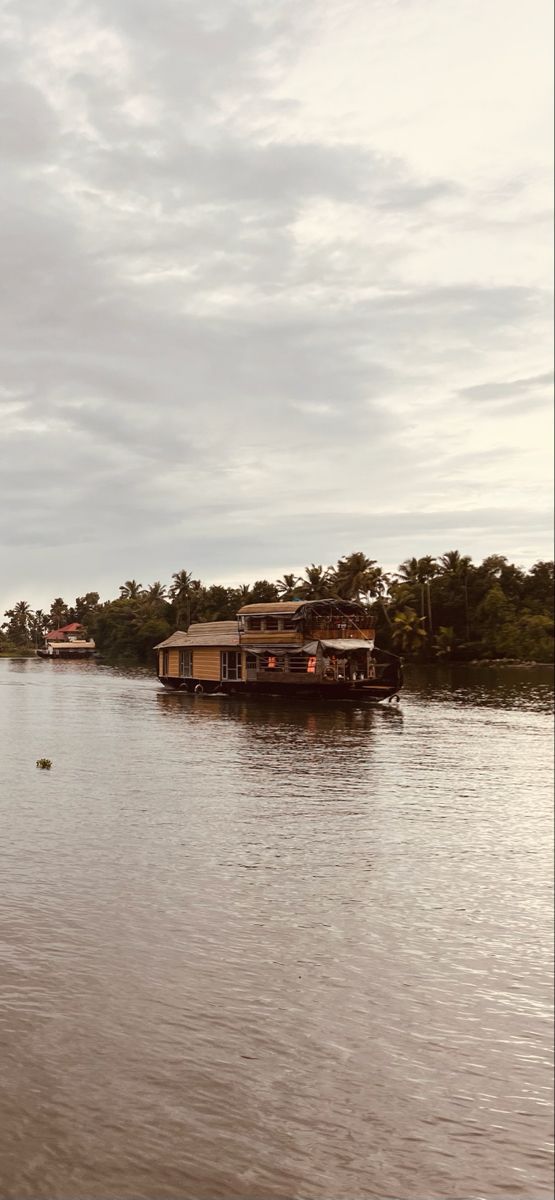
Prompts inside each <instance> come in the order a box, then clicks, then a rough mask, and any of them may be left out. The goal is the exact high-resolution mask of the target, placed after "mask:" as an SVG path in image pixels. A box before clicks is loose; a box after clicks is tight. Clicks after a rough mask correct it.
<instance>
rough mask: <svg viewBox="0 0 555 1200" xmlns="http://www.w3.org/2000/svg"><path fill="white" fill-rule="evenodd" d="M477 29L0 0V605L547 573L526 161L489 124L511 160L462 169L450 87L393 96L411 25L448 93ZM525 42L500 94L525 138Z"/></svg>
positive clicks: (179, 7) (393, 18)
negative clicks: (349, 564) (142, 588)
mask: <svg viewBox="0 0 555 1200" xmlns="http://www.w3.org/2000/svg"><path fill="white" fill-rule="evenodd" d="M494 7H495V6H494ZM516 7H517V6H516V0H511V4H510V9H511V14H512V15H513V16H515V13H516ZM473 12H474V0H464V3H463V5H462V8H461V9H460V10H458V12H457V14H456V16H455V17H454V18H453V19H452V20H450V22H449V28H448V27H447V25H446V24H445V21H444V17H443V15H442V12H441V9H440V7H438V5H437V3H436V0H425V3H424V6H423V8H422V6H420V7H419V8H417V7H415V6H398V5H395V6H390V7H389V9H388V10H387V13H385V12H384V8H383V6H381V5H377V4H370V5H367V4H363V3H362V0H351V2H350V3H349V5H347V6H345V5H342V4H339V3H338V2H336V0H330V3H329V4H327V5H326V6H321V5H318V4H316V3H310V2H309V3H307V4H306V5H302V6H299V5H298V4H297V3H296V2H295V3H293V2H292V0H280V2H279V3H277V4H275V5H271V6H268V5H267V4H266V3H265V0H264V2H263V0H235V2H234V0H203V2H202V3H201V2H200V0H192V3H190V4H187V5H183V4H182V3H180V2H178V0H161V3H160V4H159V5H158V6H156V9H155V10H154V9H153V7H152V5H151V4H150V3H147V2H146V0H110V3H108V0H95V3H93V4H85V3H84V0H71V3H70V0H61V3H60V4H57V5H56V6H54V7H52V5H49V4H47V3H46V0H17V3H15V0H14V2H12V3H7V5H6V6H5V10H4V27H3V42H4V51H3V55H2V56H1V57H0V63H1V64H3V67H4V74H3V79H2V82H1V84H0V92H1V95H0V99H3V101H4V103H3V105H2V109H3V111H4V113H9V116H8V117H6V116H5V117H4V119H3V120H2V123H1V124H0V147H1V148H2V149H3V159H4V176H5V178H4V187H3V211H2V223H1V226H0V252H1V253H2V258H3V263H4V272H5V276H6V278H7V280H8V286H7V287H5V288H4V289H3V297H2V299H1V300H0V316H1V318H2V321H3V327H4V330H5V338H4V342H3V348H2V350H1V351H0V368H1V372H2V375H1V381H2V388H1V390H0V406H1V409H2V417H3V419H2V423H1V425H0V455H1V456H2V466H3V470H2V473H1V479H0V543H1V544H2V546H3V556H4V562H5V571H4V578H5V581H7V582H5V591H6V597H5V599H6V603H7V601H8V600H12V599H14V597H15V598H19V593H20V591H21V589H22V588H23V587H24V586H25V587H28V588H29V589H32V592H33V594H31V593H29V599H30V600H32V601H34V602H35V600H36V602H38V601H42V602H43V603H44V602H45V601H46V600H47V599H48V595H49V594H50V592H51V591H55V592H57V593H59V591H60V590H61V587H62V580H63V581H64V586H66V585H67V587H68V588H69V589H70V591H72V592H74V593H75V594H76V593H78V592H82V591H83V590H84V588H85V585H87V586H93V585H96V583H97V582H98V586H100V587H101V589H102V588H104V589H106V591H108V592H109V591H110V590H112V591H114V590H116V589H117V585H118V583H119V582H120V581H121V578H122V577H124V576H125V575H139V576H141V577H143V576H144V577H145V578H155V577H160V578H164V577H167V576H169V574H170V573H171V571H173V570H175V569H176V568H177V567H178V566H179V565H186V566H188V567H189V568H190V569H193V570H194V572H195V573H197V574H198V573H201V571H202V572H203V573H204V574H205V575H206V577H207V578H208V579H218V578H219V577H220V576H224V575H225V576H227V577H228V578H229V577H236V576H237V574H238V573H241V574H242V572H243V571H247V570H248V571H249V572H250V573H252V575H260V574H263V573H265V571H266V570H270V569H273V566H275V569H276V571H279V573H282V571H283V570H286V569H288V567H290V566H291V567H295V566H297V567H298V566H302V565H303V562H306V561H310V560H312V559H313V558H316V559H318V561H319V560H320V559H322V560H325V561H331V560H332V559H333V557H334V556H337V555H339V554H341V553H344V552H347V551H349V550H350V549H352V548H353V547H355V546H358V545H361V546H362V545H364V546H365V547H366V548H367V549H368V551H369V552H370V553H372V555H373V556H374V557H376V554H374V551H373V549H372V547H373V545H374V544H376V545H377V546H378V548H379V551H380V554H382V556H383V559H384V561H385V562H389V563H391V561H392V560H393V559H395V558H396V557H397V556H398V557H399V559H401V558H403V557H406V556H407V554H409V553H415V552H417V550H421V552H422V553H426V552H440V551H441V550H443V549H445V543H446V542H449V543H451V544H454V543H455V542H456V540H457V538H460V539H461V549H463V550H465V551H466V552H471V553H482V551H483V552H484V553H486V552H488V551H490V550H491V551H500V552H503V553H507V554H508V555H509V556H514V555H516V554H518V555H519V556H520V558H521V559H522V560H524V561H532V560H533V559H534V558H538V557H540V556H545V555H546V553H548V552H549V551H548V542H547V534H546V532H545V528H546V526H545V520H544V515H543V514H544V513H545V510H546V494H547V489H548V485H549V465H548V462H547V456H546V452H545V447H546V446H547V444H548V432H549V428H548V418H547V416H546V413H545V404H544V389H545V388H546V387H547V384H548V382H549V378H548V374H547V372H548V366H549V361H548V358H547V353H548V351H547V346H548V344H549V343H548V340H547V339H548V337H549V333H548V329H549V321H550V292H549V278H548V273H547V272H546V269H545V265H546V264H545V250H544V245H545V237H544V226H543V222H544V219H545V212H546V203H545V198H546V179H547V172H546V167H547V161H546V160H547V151H545V153H542V151H541V139H540V138H538V137H537V136H536V135H534V138H533V139H532V142H533V152H532V148H531V141H530V139H527V137H526V135H525V131H524V126H525V124H526V122H525V121H524V119H522V120H521V119H520V118H519V124H518V130H519V131H520V132H519V133H518V137H516V135H515V133H514V121H513V116H514V114H505V113H504V112H503V110H502V109H499V110H497V109H496V111H495V112H488V130H490V131H491V129H492V128H493V126H494V125H495V122H497V124H498V127H499V144H500V145H503V146H507V145H508V139H512V140H511V142H510V144H511V152H510V161H509V158H507V160H506V161H504V160H503V157H502V155H501V156H500V157H499V161H498V162H497V164H496V163H494V162H493V161H492V160H491V159H489V160H488V164H487V166H486V165H485V164H484V157H483V154H482V149H481V147H478V146H477V149H476V156H475V158H474V159H473V157H472V138H473V136H475V140H476V142H477V143H478V141H479V136H478V135H479V117H478V114H477V110H476V109H475V107H474V102H473V100H472V93H471V90H470V91H469V92H468V93H465V95H466V99H465V100H464V103H463V100H462V99H461V102H460V103H461V113H459V114H458V115H457V122H456V125H457V129H459V130H460V128H461V122H462V123H463V125H464V121H465V119H466V126H464V132H465V136H464V137H461V139H460V146H459V149H457V143H456V137H455V136H454V140H453V145H452V146H451V145H450V149H449V154H444V153H438V151H437V147H438V144H439V143H438V140H437V139H438V124H437V122H438V119H439V118H438V111H439V112H441V105H442V103H443V102H444V101H445V100H446V93H444V92H443V91H441V89H440V90H438V91H437V92H436V101H437V111H436V110H434V111H433V112H432V110H431V109H430V108H429V107H427V106H426V105H425V106H424V107H422V105H421V104H420V103H419V102H418V103H417V102H416V100H415V97H416V96H418V94H419V91H418V89H419V87H420V86H421V85H422V79H421V75H420V68H419V67H418V64H420V66H421V65H422V63H424V62H428V64H429V56H428V49H427V46H428V36H429V31H430V29H431V30H432V31H433V33H434V37H435V38H436V41H437V46H438V47H440V48H441V47H443V49H444V51H445V54H446V55H448V56H450V60H451V61H452V62H453V63H454V69H455V73H456V74H458V75H460V73H461V71H462V70H463V68H464V66H465V64H464V62H463V55H462V51H461V52H459V50H458V48H457V39H458V37H461V38H462V39H463V43H464V39H465V38H466V37H467V33H466V32H465V30H466V28H467V22H468V20H469V19H470V17H471V16H472V13H473ZM496 13H497V8H496ZM515 19H516V16H515ZM504 20H506V22H507V24H508V25H510V20H511V16H510V14H508V15H507V16H506V18H504ZM334 30H335V35H336V46H335V50H334V47H333V31H334ZM357 31H358V34H360V36H358V34H357ZM497 32H498V30H497V25H496V23H495V21H493V24H492V21H491V20H489V18H488V20H487V21H485V22H484V37H485V39H486V49H487V48H488V46H489V49H490V50H491V52H492V53H495V37H496V36H497ZM494 35H495V36H494ZM526 36H527V39H528V40H527V41H526V42H525V43H523V51H522V55H523V56H522V62H521V68H522V70H521V76H522V81H523V87H522V88H521V91H520V95H521V100H520V103H521V105H522V106H523V108H525V109H526V114H527V116H526V121H527V122H528V126H529V127H530V128H532V127H533V128H534V129H536V128H539V127H540V126H541V127H542V128H543V124H542V123H543V121H544V116H543V113H544V97H543V91H542V89H540V88H538V87H536V86H535V85H533V83H532V82H531V81H532V80H533V77H534V75H535V63H534V58H533V54H532V48H531V47H532V43H533V42H534V38H535V36H536V35H535V34H534V32H533V31H531V32H529V33H528V34H527V35H526ZM538 36H539V35H538ZM407 37H408V38H409V41H410V43H411V46H412V51H411V53H412V55H413V57H414V63H415V69H414V71H413V72H412V73H411V69H410V61H407V63H406V73H403V72H401V71H400V70H399V62H400V61H404V58H403V56H404V55H405V50H406V39H407ZM330 39H331V40H330ZM368 39H370V40H368ZM488 39H489V42H488ZM378 44H379V45H380V46H381V49H380V54H379V56H378V57H379V64H380V65H379V73H381V74H380V77H382V76H383V75H384V72H385V74H386V75H387V73H388V72H389V76H388V77H389V79H390V86H389V87H388V88H385V89H382V93H381V95H380V97H379V100H380V102H379V103H378V97H377V95H376V92H375V87H376V85H375V80H374V77H372V78H370V77H367V75H368V72H367V66H366V63H367V60H368V56H369V55H370V59H371V60H372V62H374V65H375V66H376V64H377V62H378V59H377V58H376V55H377V49H376V46H377V45H378ZM399 54H400V58H399ZM457 55H459V57H457ZM409 58H410V56H409ZM485 58H487V55H485V57H484V54H482V52H481V57H480V64H481V65H479V66H478V67H477V70H478V74H479V78H478V80H477V81H475V82H476V85H477V86H478V90H479V92H480V95H481V96H484V94H487V88H488V79H487V73H486V68H485V65H484V63H485ZM510 61H512V59H511V60H510ZM508 62H509V60H508ZM429 67H430V70H431V71H432V76H433V78H434V79H435V84H434V86H436V87H437V88H439V82H438V81H439V79H440V77H441V78H443V76H442V74H441V70H440V66H439V65H438V63H437V62H436V61H435V60H434V64H433V66H432V65H430V64H429ZM377 69H378V68H377V66H376V70H377ZM465 69H466V68H465ZM508 70H509V67H508V66H507V78H506V79H505V76H504V75H503V67H502V65H500V64H499V63H498V62H497V65H496V68H495V80H494V81H493V82H492V88H493V91H494V92H495V95H498V96H500V95H504V94H505V85H507V87H508V85H509V78H508ZM404 71H405V68H404ZM365 72H366V74H365ZM341 80H342V81H343V84H342V88H340V89H339V90H338V88H337V85H338V81H341ZM393 80H395V83H394V84H393V82H392V81H393ZM526 80H528V81H529V83H530V86H529V87H526V86H525V84H526ZM513 83H514V81H513V79H512V78H511V79H510V85H511V88H512V87H513ZM332 84H333V88H331V85H332ZM442 86H443V85H442ZM330 88H331V91H330ZM365 89H367V90H365ZM424 92H425V94H426V97H427V102H428V100H429V98H430V96H429V93H430V84H429V82H428V83H427V84H426V86H425V87H424ZM492 94H493V92H492ZM332 95H333V97H334V104H335V107H334V104H332V103H331V100H330V97H331V96H332ZM347 99H348V101H349V103H350V104H352V107H351V110H350V111H349V110H348V107H347V108H345V103H346V102H347ZM344 101H345V103H344ZM465 105H466V108H465ZM452 106H453V100H452V96H451V94H450V95H449V104H448V110H449V113H450V114H451V117H452V116H453V111H452ZM465 112H466V118H465ZM442 137H443V135H442ZM515 137H516V142H515ZM426 139H428V140H426ZM519 139H520V140H519ZM441 146H442V147H444V141H443V140H442V141H441ZM531 405H532V406H535V407H534V412H535V420H536V421H537V423H538V424H537V428H531V427H530V426H531V423H530V421H529V419H528V422H527V423H526V419H525V415H524V413H523V407H524V406H526V408H527V411H528V413H529V412H530V406H531ZM501 418H502V421H503V423H502V424H501ZM515 491H516V492H518V495H519V498H520V500H521V503H522V511H521V514H520V516H517V515H515V511H514V495H515ZM540 514H542V515H541V519H540ZM449 533H450V536H448V534H449ZM417 543H418V544H417ZM44 547H47V548H48V550H47V552H46V551H44V553H43V548H44ZM68 547H71V555H70V563H68ZM234 564H236V569H235V566H234ZM264 564H266V565H264ZM91 572H92V575H93V576H94V575H95V573H96V576H95V578H91Z"/></svg>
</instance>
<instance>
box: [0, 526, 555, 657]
mask: <svg viewBox="0 0 555 1200" xmlns="http://www.w3.org/2000/svg"><path fill="white" fill-rule="evenodd" d="M553 587H554V564H553V562H544V561H541V562H537V563H535V564H534V566H533V567H532V568H531V569H530V570H529V571H524V570H522V569H521V568H520V567H518V566H516V565H515V564H514V563H510V562H508V560H507V559H506V558H505V557H504V556H503V555H498V554H492V555H489V557H487V558H485V559H484V560H483V562H481V563H479V564H475V563H473V561H472V559H471V558H470V557H468V556H467V555H461V554H460V553H459V551H458V550H450V551H447V552H446V553H445V554H443V555H441V556H439V557H438V558H433V557H432V556H431V555H426V556H425V557H423V558H409V559H406V560H405V561H404V562H402V563H401V564H400V566H399V568H398V570H397V571H395V572H389V573H386V572H384V571H383V570H382V568H381V567H380V566H379V564H378V563H377V562H376V561H375V560H374V559H370V558H367V557H366V555H365V554H364V553H363V552H361V551H357V552H355V553H352V554H348V555H345V556H344V557H343V558H340V559H339V561H338V562H337V564H336V566H335V567H331V566H329V567H324V566H322V565H316V564H314V563H312V564H311V565H310V566H309V567H307V568H306V569H305V572H304V574H303V575H302V576H297V575H296V574H294V573H290V574H284V575H283V576H282V578H281V579H278V580H276V581H273V582H272V581H270V580H267V579H262V580H257V581H256V582H255V583H253V584H252V585H251V584H243V585H241V586H240V587H225V586H223V585H221V584H212V585H210V586H206V585H205V584H203V583H202V581H201V580H200V579H195V578H194V577H193V574H192V573H191V572H189V571H187V570H184V569H183V570H180V571H176V572H175V573H174V574H173V575H172V579H171V582H170V584H169V585H167V586H166V585H164V584H163V583H161V582H160V581H156V582H155V583H153V584H150V586H148V587H143V585H142V584H141V583H138V582H137V580H135V579H129V580H126V582H125V583H123V584H121V586H120V588H119V596H118V597H117V598H115V599H113V600H106V601H101V600H100V596H99V593H98V592H95V591H91V592H87V593H86V594H85V595H84V596H78V597H77V598H76V599H75V602H74V603H73V604H68V603H66V601H65V600H64V599H62V597H60V596H58V597H56V599H54V600H53V601H52V604H51V606H50V609H49V611H48V612H45V611H43V610H41V609H37V610H36V611H34V610H33V609H32V608H31V606H30V605H29V604H28V603H27V601H26V600H20V601H19V602H18V603H17V604H15V605H14V607H13V608H11V609H7V610H6V611H5V613H4V622H3V624H2V626H1V627H0V657H2V658H29V657H33V656H34V654H35V651H36V649H37V647H38V646H41V645H42V644H43V641H44V636H45V633H46V632H47V631H48V630H51V629H56V628H58V627H59V626H61V625H65V624H67V623H69V622H71V621H79V622H81V623H82V624H83V625H85V626H86V628H87V631H88V634H89V636H90V637H92V638H94V640H95V642H96V646H97V650H98V653H99V656H100V658H101V659H103V660H104V661H105V662H108V663H113V664H120V665H129V666H140V665H143V666H151V665H154V654H153V649H152V647H153V646H154V645H155V644H156V643H157V642H160V641H164V639H165V638H166V637H169V635H170V634H171V633H174V632H175V630H176V629H186V628H187V627H188V626H189V625H190V624H193V623H195V622H198V621H225V620H232V619H233V618H234V617H235V615H236V613H237V610H238V609H239V608H241V606H242V605H243V604H254V603H267V602H269V601H272V600H320V599H325V598H330V597H334V596H335V597H338V598H341V599H344V600H351V599H354V600H357V601H359V602H360V603H361V604H363V605H364V606H365V608H367V610H368V612H369V615H370V617H371V620H372V623H373V625H374V626H375V628H376V641H377V643H378V644H379V645H380V646H381V647H382V648H383V649H384V650H392V651H393V652H394V653H397V654H400V655H402V656H403V658H404V659H405V660H406V661H407V662H428V663H429V662H457V663H467V664H469V665H470V664H472V665H479V666H489V665H492V666H493V665H495V666H499V665H507V666H508V665H511V664H513V665H514V664H520V665H527V666H550V665H552V664H553V661H554V607H553Z"/></svg>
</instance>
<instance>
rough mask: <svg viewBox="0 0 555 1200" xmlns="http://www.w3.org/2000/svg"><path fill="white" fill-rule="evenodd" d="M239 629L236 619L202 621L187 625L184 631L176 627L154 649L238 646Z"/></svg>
mask: <svg viewBox="0 0 555 1200" xmlns="http://www.w3.org/2000/svg"><path fill="white" fill-rule="evenodd" d="M238 645H239V630H238V628H237V621H203V622H202V623H201V622H199V623H198V624H197V625H189V628H188V630H187V632H186V633H184V632H183V630H181V629H178V630H177V632H176V633H172V634H171V637H169V638H166V640H165V642H159V643H158V645H157V646H155V647H154V649H155V650H172V649H173V650H178V649H180V650H181V649H192V648H193V647H194V646H197V647H199V646H238Z"/></svg>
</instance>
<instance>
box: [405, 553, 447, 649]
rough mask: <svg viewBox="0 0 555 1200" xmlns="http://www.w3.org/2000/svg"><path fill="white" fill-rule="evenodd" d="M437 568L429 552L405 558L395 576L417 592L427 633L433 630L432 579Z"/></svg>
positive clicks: (436, 572)
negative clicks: (425, 620)
mask: <svg viewBox="0 0 555 1200" xmlns="http://www.w3.org/2000/svg"><path fill="white" fill-rule="evenodd" d="M438 572H439V568H438V565H437V562H436V560H435V558H433V557H432V555H431V554H426V555H424V557H423V558H414V557H413V558H407V559H405V561H404V562H402V563H401V565H400V567H399V572H398V576H397V578H398V579H400V580H401V583H403V584H406V585H407V589H408V590H410V589H412V591H413V592H418V593H419V596H420V612H421V615H422V617H424V618H425V619H426V617H427V621H428V633H429V635H430V637H431V636H432V632H433V620H432V588H431V585H432V580H433V579H435V577H436V575H437V574H438Z"/></svg>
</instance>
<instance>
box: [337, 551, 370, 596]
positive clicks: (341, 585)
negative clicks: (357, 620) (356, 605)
mask: <svg viewBox="0 0 555 1200" xmlns="http://www.w3.org/2000/svg"><path fill="white" fill-rule="evenodd" d="M380 575H381V569H380V567H378V566H377V564H376V561H375V559H373V558H367V557H366V555H365V554H363V553H362V551H360V550H359V551H357V552H356V553H355V554H347V555H345V557H344V558H340V559H339V562H338V564H337V567H336V568H335V571H334V573H333V580H334V584H335V589H336V591H337V595H338V596H341V598H342V599H343V600H360V598H361V596H362V595H364V596H368V595H369V594H373V593H374V587H375V584H376V579H377V577H379V576H380Z"/></svg>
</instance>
